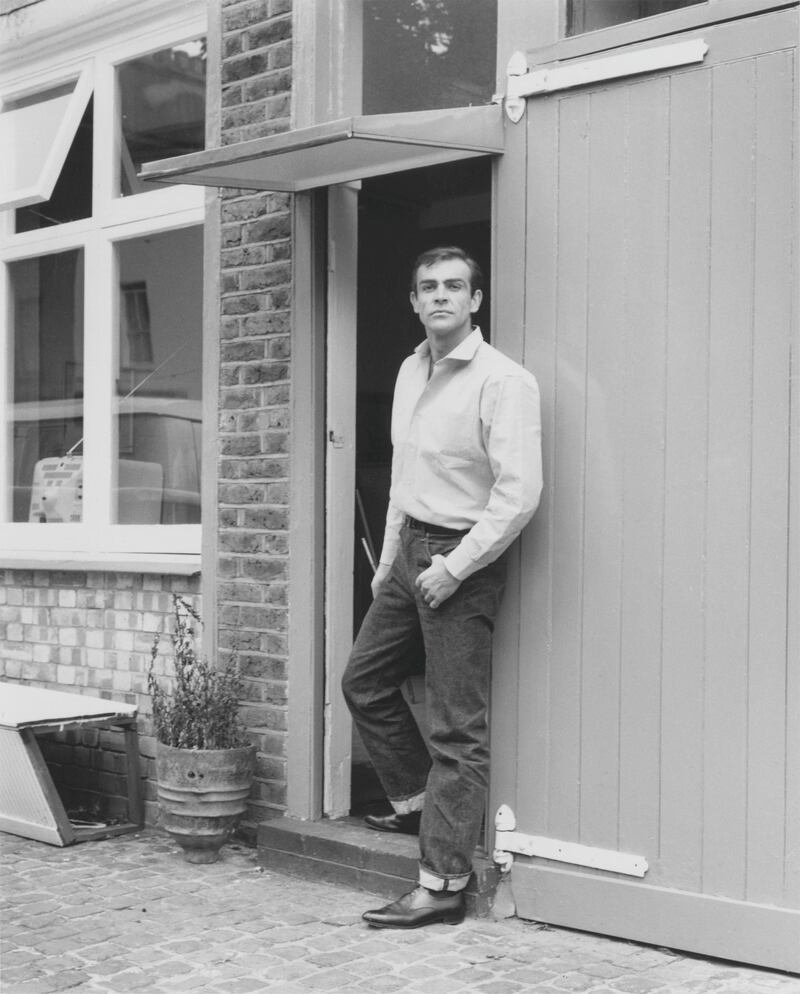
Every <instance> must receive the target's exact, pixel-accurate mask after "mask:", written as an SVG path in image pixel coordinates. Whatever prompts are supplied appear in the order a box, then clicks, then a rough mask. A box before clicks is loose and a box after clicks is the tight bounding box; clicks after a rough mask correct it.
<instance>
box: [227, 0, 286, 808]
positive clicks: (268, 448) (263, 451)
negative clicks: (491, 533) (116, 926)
mask: <svg viewBox="0 0 800 994" xmlns="http://www.w3.org/2000/svg"><path fill="white" fill-rule="evenodd" d="M221 16H222V67H221V79H222V111H221V128H222V135H221V140H222V143H223V144H231V143H233V142H237V141H243V140H246V139H250V138H256V137H261V136H263V135H268V134H272V133H275V132H279V131H285V130H287V129H288V128H289V127H290V119H289V114H290V91H291V60H292V39H291V30H292V15H291V3H290V2H288V0H234V2H229V0H222V4H221ZM220 209H221V233H222V234H221V238H222V245H221V285H220V292H221V300H220V314H221V317H220V388H219V410H220V416H219V446H220V460H219V473H218V479H219V490H218V499H219V558H218V619H219V644H220V648H221V649H226V650H227V649H234V650H235V652H236V654H237V655H238V658H239V660H240V663H241V666H242V670H243V673H244V676H245V686H246V694H247V698H248V702H249V703H248V706H247V708H246V710H245V720H246V723H247V726H248V728H249V730H250V732H251V735H252V738H253V740H254V741H255V742H257V744H258V745H259V751H260V755H259V765H258V770H257V782H256V785H255V787H254V789H253V793H252V803H251V810H250V812H249V816H248V821H249V823H250V824H251V825H252V823H253V822H257V821H260V820H263V819H264V818H266V817H270V816H273V815H275V814H277V813H279V812H280V811H282V810H283V809H284V808H285V804H286V758H285V737H286V701H287V677H288V672H287V671H288V645H287V630H288V591H287V576H288V552H289V535H288V529H289V483H290V481H289V465H288V464H289V437H290V433H289V390H290V384H291V375H290V374H291V361H290V353H291V348H290V344H291V339H290V331H291V313H290V303H291V281H292V265H291V258H292V254H291V244H292V243H291V238H292V212H291V211H292V203H291V198H290V197H289V196H287V195H281V194H270V193H258V194H254V193H252V192H248V191H242V190H224V191H222V198H221V208H220Z"/></svg>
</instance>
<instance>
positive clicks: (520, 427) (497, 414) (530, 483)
mask: <svg viewBox="0 0 800 994" xmlns="http://www.w3.org/2000/svg"><path fill="white" fill-rule="evenodd" d="M480 417H481V424H482V430H483V439H484V446H485V451H486V454H487V457H488V460H489V465H490V467H491V471H492V475H493V476H494V484H493V486H492V488H491V491H490V493H489V499H488V502H487V504H486V507H485V510H484V511H483V513H482V514H481V515H480V517H479V518H478V520H477V522H476V523H475V524H474V525H473V527H472V528H471V529H470V530H469V532H468V533H467V535H465V536H464V538H463V539H462V540H461V542H460V543H459V545H458V546H457V547H456V548H455V549H454V550H453V551H452V552H451V553H450V555H449V556H447V557H446V558H445V562H446V564H447V568H448V570H449V572H450V573H451V574H452V575H453V576H454V577H455V578H456V579H458V580H464V579H466V578H467V577H468V576H470V575H471V574H472V573H474V572H476V571H477V570H479V569H481V568H482V567H483V566H487V565H488V564H489V563H491V562H493V561H494V560H495V559H497V558H498V556H500V555H501V554H502V553H503V552H504V551H505V550H506V549H507V548H508V546H509V545H511V543H512V542H513V541H514V539H515V538H516V537H517V536H518V535H519V533H520V532H521V531H522V529H523V528H524V527H525V525H526V524H527V523H528V522H529V521H530V519H531V518H532V517H533V514H534V512H535V511H536V508H537V507H538V505H539V499H540V497H541V493H542V446H541V439H542V429H541V413H540V402H539V390H538V387H537V385H536V380H535V379H534V378H533V376H531V375H530V374H525V375H504V376H500V377H497V378H492V379H490V380H489V381H488V382H487V383H485V384H484V389H483V391H482V396H481V404H480Z"/></svg>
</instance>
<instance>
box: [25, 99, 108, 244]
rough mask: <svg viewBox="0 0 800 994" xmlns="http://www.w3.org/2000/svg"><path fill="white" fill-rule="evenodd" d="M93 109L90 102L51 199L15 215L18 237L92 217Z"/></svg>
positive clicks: (43, 138)
mask: <svg viewBox="0 0 800 994" xmlns="http://www.w3.org/2000/svg"><path fill="white" fill-rule="evenodd" d="M92 106H93V101H92V100H90V101H89V103H88V105H87V107H86V111H85V112H84V115H83V117H82V119H81V123H80V124H79V125H78V130H77V131H76V132H75V138H74V139H73V142H72V145H71V146H70V150H69V152H68V153H67V158H66V160H65V162H64V168H63V169H62V170H61V174H60V175H59V177H58V179H57V180H56V185H55V187H54V188H53V193H52V196H51V197H50V199H49V200H47V201H45V203H43V204H31V205H30V206H29V207H20V208H18V209H17V211H16V212H15V215H16V230H17V232H18V233H20V232H23V231H33V230H35V229H37V228H49V227H51V226H52V225H55V224H66V223H67V222H68V221H78V220H80V219H81V218H84V217H91V215H92V132H93V128H92V120H93V119H92ZM40 140H42V141H46V140H47V136H46V135H42V136H40Z"/></svg>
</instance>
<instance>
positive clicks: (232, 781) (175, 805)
mask: <svg viewBox="0 0 800 994" xmlns="http://www.w3.org/2000/svg"><path fill="white" fill-rule="evenodd" d="M255 764H256V747H255V746H244V747H242V748H240V749H176V748H174V747H173V746H167V745H163V744H162V743H161V742H158V743H157V745H156V776H157V779H158V800H159V803H160V806H161V824H162V826H163V827H164V829H165V830H166V831H167V832H168V833H169V834H170V835H171V836H172V838H173V839H174V840H175V841H176V842H177V843H178V845H180V846H181V847H182V848H183V851H184V853H183V854H184V858H185V859H186V860H187V861H188V862H190V863H213V862H215V861H216V860H217V859H218V857H219V851H220V849H221V848H222V846H223V845H224V844H225V842H227V841H228V839H229V838H230V836H231V834H232V832H233V830H234V828H235V827H236V823H237V822H238V820H239V818H240V817H241V816H242V815H243V814H244V812H245V810H246V807H247V798H248V795H249V794H250V787H251V786H252V783H253V774H254V773H255Z"/></svg>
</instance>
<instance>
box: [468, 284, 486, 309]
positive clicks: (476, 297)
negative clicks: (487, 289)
mask: <svg viewBox="0 0 800 994" xmlns="http://www.w3.org/2000/svg"><path fill="white" fill-rule="evenodd" d="M482 300H483V291H482V290H476V291H475V292H474V293H473V294H472V301H471V302H470V305H469V310H470V314H474V313H475V312H476V311H477V310H478V308H479V307H480V306H481V301H482Z"/></svg>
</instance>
